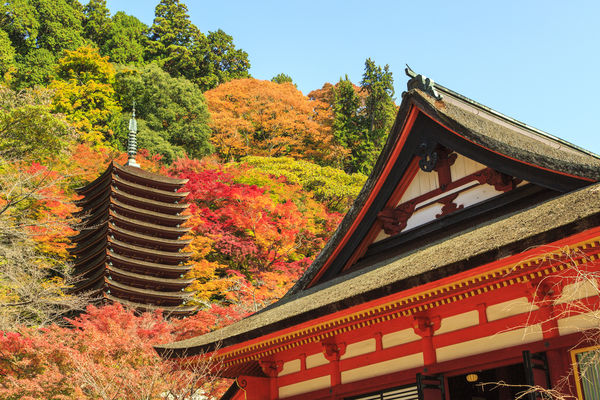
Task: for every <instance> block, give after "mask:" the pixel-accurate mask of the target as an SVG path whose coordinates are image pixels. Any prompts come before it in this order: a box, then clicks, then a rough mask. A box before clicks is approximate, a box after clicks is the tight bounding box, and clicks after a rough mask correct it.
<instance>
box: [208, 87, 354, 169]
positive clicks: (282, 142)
mask: <svg viewBox="0 0 600 400" xmlns="http://www.w3.org/2000/svg"><path fill="white" fill-rule="evenodd" d="M205 95H206V100H207V102H208V107H209V109H210V112H211V116H212V121H211V127H212V129H213V137H212V141H213V143H214V145H215V149H216V150H217V152H218V153H219V154H220V155H221V157H223V158H224V159H226V160H229V159H236V160H239V159H240V158H241V157H244V156H246V155H259V156H269V157H279V156H292V157H297V158H302V159H307V160H311V161H313V162H315V163H317V164H323V165H338V164H339V162H340V160H341V159H343V158H344V156H345V154H346V152H345V151H344V149H343V148H342V147H340V146H338V145H337V144H336V143H335V140H334V138H333V135H332V134H331V129H330V127H328V126H327V125H325V124H321V123H320V121H322V120H323V119H324V118H325V117H324V116H323V115H320V114H318V113H317V112H316V110H317V108H318V104H317V103H316V102H314V101H310V100H309V99H308V98H306V97H305V96H304V95H303V94H302V92H300V91H299V90H298V89H296V88H295V87H294V85H292V84H290V83H284V84H277V83H274V82H269V81H259V80H256V79H239V80H235V81H231V82H227V83H224V84H222V85H220V86H218V87H217V88H215V89H212V90H209V91H208V92H206V93H205Z"/></svg>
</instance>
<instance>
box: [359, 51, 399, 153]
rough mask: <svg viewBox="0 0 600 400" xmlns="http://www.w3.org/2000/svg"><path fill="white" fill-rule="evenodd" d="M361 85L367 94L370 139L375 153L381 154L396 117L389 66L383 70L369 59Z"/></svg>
mask: <svg viewBox="0 0 600 400" xmlns="http://www.w3.org/2000/svg"><path fill="white" fill-rule="evenodd" d="M360 85H361V90H363V91H365V92H366V93H367V97H366V99H365V118H366V121H367V129H368V130H367V132H368V133H367V134H368V139H369V141H370V142H371V143H373V148H374V152H375V153H377V154H379V153H380V152H381V148H382V147H383V144H384V143H385V140H386V139H387V135H388V133H389V130H390V128H391V127H392V124H393V123H394V117H395V115H396V105H395V104H394V99H393V96H394V79H393V77H392V73H391V72H390V71H389V66H388V65H386V66H385V67H383V69H382V68H381V67H380V66H378V65H375V62H374V61H373V60H371V59H370V58H368V59H367V61H365V72H364V74H363V78H362V81H361V83H360Z"/></svg>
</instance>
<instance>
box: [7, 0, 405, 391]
mask: <svg viewBox="0 0 600 400" xmlns="http://www.w3.org/2000/svg"><path fill="white" fill-rule="evenodd" d="M200 28H201V27H200ZM200 28H199V27H196V26H195V25H194V24H193V23H192V22H191V20H190V17H189V15H188V11H187V7H186V5H185V4H183V3H182V2H180V1H179V0H161V1H160V2H159V3H158V5H156V8H155V18H154V22H153V24H152V25H151V26H147V25H145V24H144V23H143V22H141V21H140V20H139V19H138V18H136V17H135V16H133V15H127V14H125V13H123V12H117V13H114V14H113V13H111V11H110V10H109V9H108V8H107V6H106V1H105V0H90V1H89V2H88V3H86V4H82V3H80V2H78V1H77V0H9V1H6V2H3V3H2V4H0V399H98V398H101V399H130V398H131V399H134V398H135V399H142V398H143V399H153V398H165V396H170V397H168V398H172V399H184V398H192V397H193V396H194V393H204V394H206V395H210V393H212V392H211V391H212V390H213V389H214V390H216V391H217V392H218V391H219V390H222V389H223V387H224V385H226V383H223V382H215V381H213V380H212V379H210V377H209V376H208V375H207V373H206V371H205V370H202V369H198V368H196V369H193V370H192V371H185V372H182V371H180V370H179V369H178V368H175V366H174V365H172V364H170V363H169V362H167V361H163V360H161V359H160V358H158V356H157V355H156V354H155V353H154V351H153V349H152V345H153V344H158V343H165V342H168V341H173V340H177V339H182V338H187V337H191V336H194V335H198V334H201V333H204V332H208V331H210V330H212V329H215V328H218V327H220V326H223V325H226V324H229V323H231V322H234V321H236V320H239V319H240V318H242V317H244V316H245V315H248V314H250V313H253V312H256V311H258V310H259V309H261V308H263V307H265V306H267V305H269V304H271V303H272V302H274V301H276V300H277V299H278V298H280V297H281V296H282V295H283V294H284V293H285V292H286V291H287V290H288V289H289V288H290V287H291V285H293V283H294V282H295V281H296V279H298V277H299V276H300V275H301V274H302V273H303V271H304V270H305V269H306V268H307V267H308V265H309V264H310V263H311V261H312V260H313V259H314V258H315V256H316V255H317V254H318V253H319V251H320V249H321V248H322V247H323V245H324V244H325V242H326V241H327V239H328V238H329V237H330V235H331V234H332V233H333V231H334V230H335V229H336V227H337V224H338V223H339V221H340V220H341V218H342V217H343V215H344V213H345V212H346V211H347V210H348V209H349V207H350V206H351V204H352V201H353V199H354V198H355V196H356V195H357V194H358V192H359V191H360V189H361V188H362V185H363V184H364V182H365V180H366V176H367V175H368V173H369V172H370V170H371V168H372V167H373V165H374V163H375V161H376V158H377V156H378V154H379V152H380V150H381V148H382V146H383V144H384V143H385V140H386V137H387V132H388V131H389V129H390V127H391V125H392V123H393V119H394V116H395V112H396V108H397V107H396V105H395V103H394V97H393V96H394V92H393V78H392V73H391V72H390V71H389V69H388V67H387V66H384V67H381V66H378V65H377V64H376V63H375V62H374V61H373V60H371V59H367V60H366V61H365V66H364V75H363V78H362V80H361V82H357V83H356V84H354V83H352V82H350V80H349V79H348V77H347V76H345V77H342V78H340V80H339V81H338V82H335V83H333V84H332V83H324V84H323V86H322V87H321V88H315V90H314V91H312V92H310V93H308V94H306V95H305V94H303V93H302V92H300V91H299V90H298V89H297V88H296V86H295V85H294V83H293V78H292V77H290V76H288V75H286V74H285V73H284V72H282V73H281V74H278V75H277V76H275V77H273V78H272V79H271V80H268V81H266V80H258V79H255V78H253V77H252V76H251V75H250V73H249V70H250V65H251V64H250V60H251V55H249V54H247V53H246V52H245V51H244V50H243V49H240V48H238V47H236V45H235V42H234V38H233V37H231V36H230V35H228V34H227V33H226V32H224V31H222V30H217V31H215V32H202V31H201V29H200ZM342 74H343V71H340V76H342ZM134 108H135V116H136V119H137V122H138V136H137V142H138V148H140V151H139V152H138V156H137V161H138V162H139V163H140V164H141V167H142V168H143V169H146V170H148V171H152V172H157V173H161V174H164V175H168V176H172V177H177V178H185V179H188V182H187V184H186V185H185V187H184V188H183V189H182V190H183V191H185V192H189V195H188V197H187V201H188V202H189V203H190V207H189V209H188V211H187V212H188V213H189V214H190V218H189V220H188V222H187V224H188V226H189V227H190V228H191V230H190V233H189V234H188V236H187V237H186V239H190V240H191V243H190V245H189V247H188V249H187V251H189V252H191V253H192V257H191V260H190V263H191V266H192V268H191V270H190V272H189V274H188V276H187V277H186V278H189V279H193V283H192V284H191V285H190V286H189V288H188V289H187V290H189V291H191V292H193V293H194V294H193V304H194V305H195V306H197V309H198V311H197V312H196V313H195V314H194V315H191V316H188V317H185V318H179V319H175V318H172V319H171V318H168V316H166V315H163V314H162V313H161V312H154V313H135V312H134V311H133V310H128V309H126V308H124V307H123V306H121V305H119V304H112V305H105V306H100V307H96V306H93V305H89V303H90V299H89V298H88V297H87V296H86V295H85V294H77V295H75V294H73V293H72V292H71V291H70V290H69V289H70V288H71V287H72V286H73V284H74V282H76V281H77V279H78V277H77V276H73V273H72V260H71V259H70V257H69V252H68V249H69V248H70V247H71V246H72V244H71V242H70V238H71V237H73V236H74V235H76V234H77V232H78V231H79V230H80V229H81V221H80V220H79V219H78V218H77V214H76V213H77V211H78V208H77V206H76V200H78V199H79V197H78V196H77V195H76V192H75V189H76V188H78V187H81V186H83V185H85V184H86V183H88V182H91V181H93V180H94V179H95V178H96V177H98V176H99V175H100V174H101V173H102V172H103V171H104V170H105V169H106V168H107V166H108V165H109V163H110V162H111V161H112V160H116V161H117V162H119V163H121V164H122V163H124V162H125V161H126V159H127V155H126V153H125V149H126V147H127V125H128V121H129V119H130V118H131V117H132V113H133V111H134ZM198 390H200V391H201V392H197V391H198Z"/></svg>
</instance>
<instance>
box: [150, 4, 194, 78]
mask: <svg viewBox="0 0 600 400" xmlns="http://www.w3.org/2000/svg"><path fill="white" fill-rule="evenodd" d="M154 14H155V18H154V22H153V24H152V26H151V27H150V32H149V41H148V44H147V48H146V59H147V60H163V61H165V62H167V63H169V61H170V59H172V58H173V57H178V56H179V55H180V54H181V53H182V52H183V53H187V52H189V49H190V48H191V47H192V45H193V44H194V42H196V41H197V40H198V39H199V35H200V31H199V30H198V28H196V26H195V25H194V24H192V22H191V21H190V16H189V15H188V9H187V6H186V5H185V4H183V3H181V2H179V0H161V1H160V3H158V5H157V6H156V9H155V11H154ZM169 72H170V71H169Z"/></svg>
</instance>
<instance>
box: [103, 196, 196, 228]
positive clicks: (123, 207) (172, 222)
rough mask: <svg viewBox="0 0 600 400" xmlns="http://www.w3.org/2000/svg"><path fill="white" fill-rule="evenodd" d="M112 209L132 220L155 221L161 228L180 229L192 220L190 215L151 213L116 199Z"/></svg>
mask: <svg viewBox="0 0 600 400" xmlns="http://www.w3.org/2000/svg"><path fill="white" fill-rule="evenodd" d="M110 203H111V207H112V208H116V209H117V210H119V212H120V213H121V214H124V215H128V214H129V215H131V217H130V218H134V219H139V220H142V221H155V222H157V224H160V225H161V226H162V225H164V226H169V227H178V226H180V225H181V224H183V223H184V222H185V221H186V220H188V219H189V218H190V215H170V214H164V213H160V212H155V211H150V210H146V209H143V208H138V207H133V206H129V205H127V204H125V203H122V202H120V201H119V200H116V199H114V198H111V200H110Z"/></svg>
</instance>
